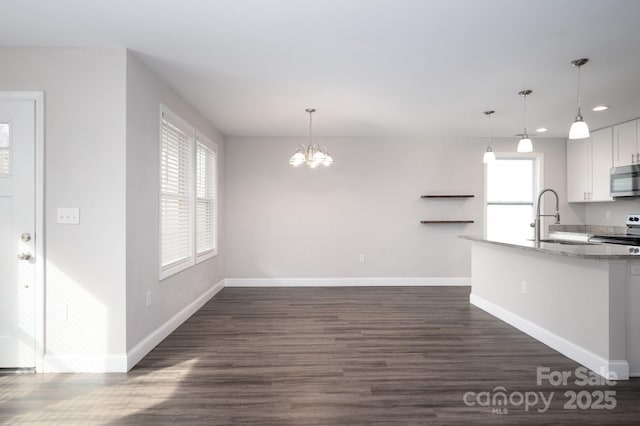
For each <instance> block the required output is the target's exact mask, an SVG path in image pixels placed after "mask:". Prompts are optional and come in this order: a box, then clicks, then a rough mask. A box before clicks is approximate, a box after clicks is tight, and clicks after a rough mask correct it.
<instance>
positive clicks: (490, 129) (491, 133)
mask: <svg viewBox="0 0 640 426" xmlns="http://www.w3.org/2000/svg"><path fill="white" fill-rule="evenodd" d="M487 115H488V116H489V148H491V140H492V139H493V129H492V127H491V114H487Z"/></svg>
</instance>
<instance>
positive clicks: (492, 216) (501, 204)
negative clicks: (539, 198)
mask: <svg viewBox="0 0 640 426" xmlns="http://www.w3.org/2000/svg"><path fill="white" fill-rule="evenodd" d="M536 162H537V159H536V158H535V157H525V158H506V157H503V158H500V157H497V158H496V160H495V161H493V162H491V163H488V164H487V175H486V176H487V183H486V190H487V210H486V212H487V217H486V235H487V238H489V239H494V240H522V239H531V238H533V228H531V226H530V225H531V222H532V221H533V218H534V214H535V212H534V197H535V194H536V192H537V188H538V178H539V177H538V176H537V164H536Z"/></svg>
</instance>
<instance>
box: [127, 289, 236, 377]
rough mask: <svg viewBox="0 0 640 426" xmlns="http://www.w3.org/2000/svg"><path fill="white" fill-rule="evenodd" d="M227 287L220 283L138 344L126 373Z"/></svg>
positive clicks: (132, 351) (129, 357) (129, 358)
mask: <svg viewBox="0 0 640 426" xmlns="http://www.w3.org/2000/svg"><path fill="white" fill-rule="evenodd" d="M224 286H225V282H224V280H220V281H218V282H217V283H216V284H214V285H213V287H211V288H210V289H209V290H207V291H206V292H205V293H204V294H202V295H201V296H200V297H198V298H197V299H196V300H194V301H193V302H191V303H190V304H189V305H187V306H186V307H185V308H184V309H182V310H181V311H180V312H178V313H177V314H175V315H174V316H173V317H171V318H170V319H169V320H168V321H167V322H165V323H164V324H162V325H161V326H160V327H158V328H157V329H155V330H154V331H152V332H151V333H149V334H148V335H147V337H145V338H144V339H142V340H141V341H140V342H138V344H137V345H135V346H134V347H133V348H131V350H130V351H129V352H127V356H126V365H125V370H124V371H129V370H131V369H132V368H133V367H134V366H135V365H136V364H137V363H139V362H140V360H142V358H144V357H145V356H146V355H147V354H148V353H149V352H151V351H152V350H153V348H155V347H156V346H158V344H159V343H160V342H162V341H163V340H164V339H165V338H166V337H167V336H168V335H170V334H171V333H173V331H174V330H175V329H176V328H178V327H179V326H180V325H181V324H182V323H183V322H185V321H186V320H188V319H189V317H191V315H193V314H195V313H196V312H197V311H198V310H199V309H200V308H201V307H202V306H204V304H205V303H207V302H208V301H209V300H211V298H212V297H213V296H215V295H216V294H217V293H218V292H219V291H220V290H222V289H223V288H224Z"/></svg>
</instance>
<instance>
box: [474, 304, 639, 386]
mask: <svg viewBox="0 0 640 426" xmlns="http://www.w3.org/2000/svg"><path fill="white" fill-rule="evenodd" d="M469 302H470V303H471V304H472V305H474V306H477V307H478V308H480V309H482V310H484V311H486V312H488V313H490V314H491V315H493V316H494V317H497V318H499V319H501V320H502V321H504V322H506V323H507V324H509V325H512V326H513V327H515V328H517V329H518V330H520V331H522V332H524V333H526V334H528V335H529V336H531V337H533V338H534V339H536V340H539V341H540V342H542V343H544V344H545V345H547V346H549V347H550V348H552V349H555V350H556V351H558V352H560V353H561V354H563V355H565V356H566V357H568V358H570V359H572V360H574V361H576V362H578V363H580V364H582V365H584V366H585V367H587V368H589V369H591V370H593V371H595V372H596V373H598V374H600V375H601V376H603V377H605V378H616V379H619V380H628V379H629V363H628V362H627V361H626V360H607V359H605V358H602V357H601V356H598V355H596V354H594V353H593V352H590V351H588V350H587V349H585V348H583V347H581V346H578V345H576V344H575V343H573V342H570V341H569V340H567V339H565V338H563V337H560V336H558V335H556V334H554V333H552V332H550V331H549V330H547V329H546V328H543V327H540V326H539V325H537V324H534V323H533V322H531V321H529V320H527V319H524V318H522V317H521V316H519V315H516V314H514V313H512V312H510V311H508V310H506V309H503V308H501V307H500V306H497V305H494V304H493V303H491V302H489V301H487V300H486V299H483V298H482V297H480V296H478V295H475V294H473V293H471V295H470V296H469Z"/></svg>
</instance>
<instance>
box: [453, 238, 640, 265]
mask: <svg viewBox="0 0 640 426" xmlns="http://www.w3.org/2000/svg"><path fill="white" fill-rule="evenodd" d="M459 238H462V239H465V240H469V241H477V242H481V243H488V244H496V245H500V246H506V247H514V248H516V249H520V250H529V251H537V252H542V253H549V254H557V255H560V256H568V257H576V258H582V259H604V260H616V259H632V258H638V259H640V253H631V252H630V251H629V247H628V246H624V245H618V244H578V245H573V244H560V243H545V242H541V243H539V244H536V243H535V242H534V241H529V240H488V239H486V238H484V237H479V236H473V235H460V236H459ZM636 248H637V247H636Z"/></svg>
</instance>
